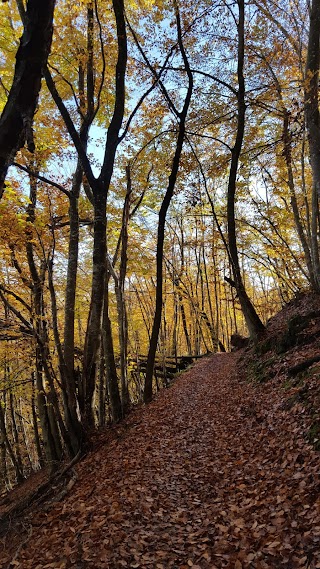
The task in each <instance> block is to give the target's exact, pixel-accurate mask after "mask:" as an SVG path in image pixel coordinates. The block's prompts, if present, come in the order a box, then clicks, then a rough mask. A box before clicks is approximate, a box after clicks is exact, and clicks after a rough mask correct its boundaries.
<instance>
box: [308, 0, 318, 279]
mask: <svg viewBox="0 0 320 569" xmlns="http://www.w3.org/2000/svg"><path fill="white" fill-rule="evenodd" d="M319 61H320V1H319V0H313V1H312V5H311V12H310V28H309V40H308V52H307V64H306V79H305V81H306V88H305V118H306V127H307V133H308V142H309V155H310V163H311V169H312V178H313V196H312V235H313V241H312V250H313V259H312V261H313V265H314V271H315V273H316V279H317V286H318V287H319V283H320V262H319V251H318V238H317V232H318V219H317V217H318V201H319V197H320V113H319Z"/></svg>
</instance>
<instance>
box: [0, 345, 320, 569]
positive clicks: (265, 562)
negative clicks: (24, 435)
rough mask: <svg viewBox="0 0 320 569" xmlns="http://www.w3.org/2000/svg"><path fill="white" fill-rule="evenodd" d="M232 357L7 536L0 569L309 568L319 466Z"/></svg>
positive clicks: (290, 421)
mask: <svg viewBox="0 0 320 569" xmlns="http://www.w3.org/2000/svg"><path fill="white" fill-rule="evenodd" d="M236 369H237V356H236V355H234V354H217V355H214V356H211V357H210V358H204V359H203V360H201V361H199V362H198V364H197V365H195V366H194V367H193V368H192V369H190V370H189V371H187V372H186V373H184V374H183V375H182V376H181V377H180V378H179V379H178V380H176V381H175V383H174V384H173V385H172V387H171V388H170V389H167V390H164V391H162V392H161V393H160V394H159V396H158V398H157V399H156V400H155V401H154V402H153V403H152V404H150V405H149V406H147V407H141V408H139V409H137V410H136V411H134V412H133V413H132V414H131V415H130V417H129V418H128V420H127V422H126V425H125V426H122V427H121V428H120V429H119V432H118V437H116V438H115V439H114V440H113V441H111V442H110V443H109V444H106V445H104V446H101V447H100V448H99V449H98V450H97V451H95V452H94V453H91V454H90V455H88V456H87V457H86V458H85V459H84V460H83V461H82V462H81V463H80V464H78V465H77V467H76V472H77V480H76V482H75V484H74V486H73V487H72V488H70V490H69V492H68V494H67V495H66V496H65V497H64V499H63V500H62V501H60V502H56V503H51V504H49V505H47V506H46V507H44V508H42V510H39V511H37V510H36V511H34V513H33V514H28V516H27V517H25V519H24V522H23V524H24V526H23V527H24V530H25V533H24V534H23V538H22V540H21V542H20V545H21V543H23V545H22V547H20V548H19V547H18V542H17V538H16V536H14V535H12V534H8V535H7V536H6V539H5V540H4V548H5V550H4V551H2V552H1V553H0V555H1V558H2V559H1V558H0V567H10V568H11V567H12V568H13V567H20V568H21V569H29V568H30V569H40V568H41V569H45V568H46V569H47V568H55V569H58V568H59V569H60V568H61V569H65V568H74V569H100V568H101V569H104V568H108V569H118V568H122V567H125V568H126V567H127V568H151V569H168V568H174V569H188V568H189V567H193V568H194V569H199V568H201V569H206V568H210V569H214V568H219V569H220V568H224V567H227V568H230V569H242V568H250V569H264V568H273V569H276V568H286V569H295V568H298V567H303V568H304V569H307V568H309V569H316V568H320V500H319V488H320V484H319V472H320V457H319V453H316V452H315V451H313V450H312V448H311V447H310V446H309V445H307V444H306V442H305V438H304V437H303V436H302V429H303V425H302V423H301V422H300V421H296V418H295V413H294V412H292V410H290V411H289V410H287V409H285V405H283V401H282V398H281V393H279V390H276V389H274V388H273V387H272V385H270V386H268V385H267V386H262V387H256V386H252V385H248V384H245V383H243V382H240V381H239V380H238V378H237V374H236Z"/></svg>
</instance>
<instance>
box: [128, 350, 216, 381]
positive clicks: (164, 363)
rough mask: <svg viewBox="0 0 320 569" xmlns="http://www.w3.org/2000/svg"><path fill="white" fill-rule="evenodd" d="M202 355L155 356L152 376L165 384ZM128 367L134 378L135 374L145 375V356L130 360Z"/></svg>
mask: <svg viewBox="0 0 320 569" xmlns="http://www.w3.org/2000/svg"><path fill="white" fill-rule="evenodd" d="M204 355H207V354H202V355H201V356H177V357H175V356H165V357H164V356H161V355H158V356H156V359H155V365H154V376H155V378H156V379H157V378H161V379H163V380H164V381H165V383H167V382H168V381H170V380H171V379H173V377H174V376H175V374H176V373H178V372H180V371H183V370H184V369H186V368H187V367H188V366H189V365H191V364H192V363H193V362H194V361H195V360H197V359H200V358H203V356H204ZM129 366H130V369H131V373H132V375H133V376H134V375H135V374H143V375H145V373H146V368H147V356H145V355H141V354H138V355H137V356H136V357H135V358H130V360H129Z"/></svg>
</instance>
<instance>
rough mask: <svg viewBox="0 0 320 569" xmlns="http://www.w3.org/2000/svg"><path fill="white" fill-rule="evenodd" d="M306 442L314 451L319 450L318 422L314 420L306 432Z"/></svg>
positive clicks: (319, 433) (319, 434)
mask: <svg viewBox="0 0 320 569" xmlns="http://www.w3.org/2000/svg"><path fill="white" fill-rule="evenodd" d="M308 441H309V443H311V444H312V445H313V447H314V449H315V450H320V421H319V419H317V420H315V421H314V423H313V424H312V425H311V427H310V429H309V432H308Z"/></svg>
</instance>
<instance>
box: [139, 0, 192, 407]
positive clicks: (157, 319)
mask: <svg viewBox="0 0 320 569" xmlns="http://www.w3.org/2000/svg"><path fill="white" fill-rule="evenodd" d="M176 23H177V31H178V44H179V48H180V53H181V56H182V58H183V61H184V66H185V70H186V73H187V76H188V90H187V94H186V98H185V101H184V105H183V110H182V111H181V113H179V131H178V138H177V143H176V150H175V154H174V157H173V161H172V168H171V174H170V176H169V182H168V187H167V190H166V193H165V196H164V199H163V201H162V205H161V208H160V212H159V221H158V236H157V254H156V267H157V286H156V308H155V314H154V320H153V326H152V333H151V339H150V346H149V352H148V359H147V367H146V378H145V387H144V401H145V403H148V402H149V401H151V399H152V376H153V369H154V361H155V356H156V350H157V343H158V336H159V330H160V324H161V314H162V287H163V248H164V233H165V222H166V216H167V211H168V208H169V205H170V202H171V199H172V196H173V191H174V188H175V184H176V180H177V175H178V170H179V164H180V158H181V154H182V147H183V141H184V136H185V123H186V119H187V114H188V110H189V105H190V100H191V95H192V91H193V77H192V72H191V70H190V66H189V62H188V59H187V56H186V53H185V50H184V46H183V42H182V34H181V23H180V15H179V12H178V9H177V8H176Z"/></svg>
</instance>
